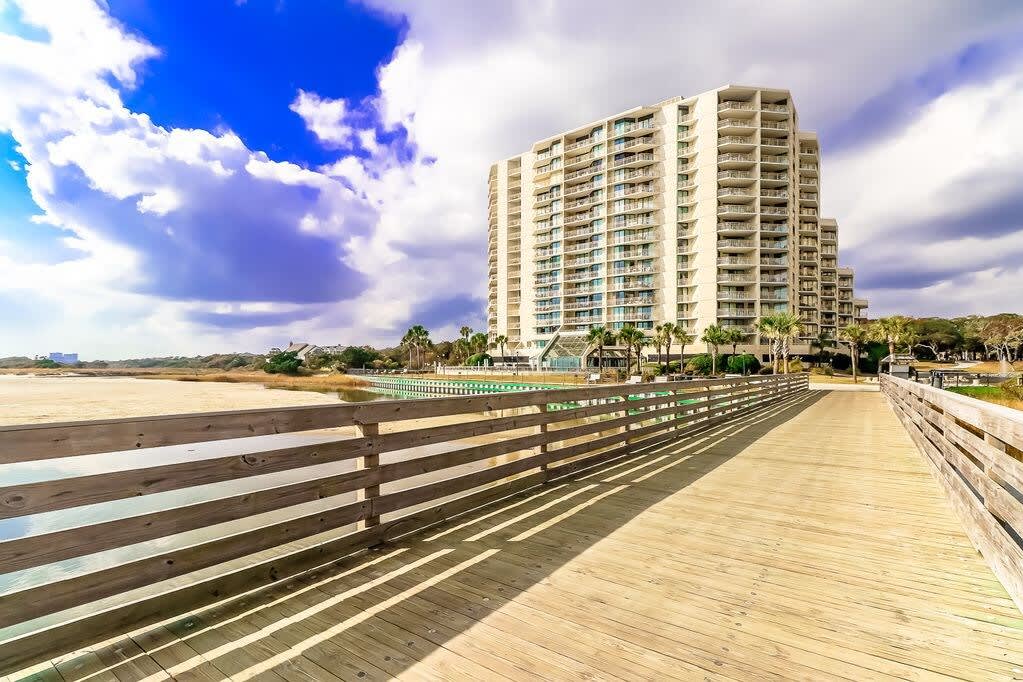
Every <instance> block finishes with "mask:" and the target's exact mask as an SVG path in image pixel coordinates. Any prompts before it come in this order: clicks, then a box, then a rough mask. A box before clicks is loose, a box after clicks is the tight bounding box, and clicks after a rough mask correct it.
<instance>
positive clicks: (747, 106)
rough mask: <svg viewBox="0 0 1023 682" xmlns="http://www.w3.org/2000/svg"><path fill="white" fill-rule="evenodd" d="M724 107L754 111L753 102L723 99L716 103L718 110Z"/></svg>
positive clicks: (722, 109)
mask: <svg viewBox="0 0 1023 682" xmlns="http://www.w3.org/2000/svg"><path fill="white" fill-rule="evenodd" d="M725 109H738V110H740V111H756V108H755V107H754V106H753V102H740V101H738V100H733V99H729V100H725V101H723V102H719V103H718V111H724V110H725Z"/></svg>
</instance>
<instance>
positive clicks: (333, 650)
mask: <svg viewBox="0 0 1023 682" xmlns="http://www.w3.org/2000/svg"><path fill="white" fill-rule="evenodd" d="M826 395H827V392H826V391H811V392H809V393H806V394H803V395H801V396H798V397H796V398H792V399H789V400H786V401H782V402H780V403H777V404H774V405H769V406H767V407H765V408H761V409H759V410H757V411H755V412H752V413H750V414H749V415H748V416H744V417H742V418H741V419H739V420H737V421H736V422H735V423H729V424H725V425H721V426H717V427H714V428H712V429H709V430H707V431H705V432H703V433H696V434H692V435H687V436H685V437H682V438H680V439H678V440H676V441H672V442H670V443H668V444H665V445H661V446H657V447H654V448H650V449H647V450H645V451H641V452H639V453H637V454H635V455H633V456H631V457H629V458H626V459H622V460H617V461H614V462H610V463H608V464H605V465H602V466H600V467H598V468H596V469H592V470H589V471H586V472H583V473H581V474H578V475H577V476H575V477H574V478H572V479H569V480H561V481H554V482H552V483H550V484H548V485H546V486H544V487H543V488H542V489H539V490H535V491H531V492H530V493H527V494H523V495H521V496H518V497H515V498H511V499H509V500H504V501H502V502H500V503H499V504H497V505H494V506H491V507H487V508H484V509H481V510H477V511H475V512H473V513H470V514H467V515H465V516H463V517H461V518H459V519H456V520H454V521H451V522H449V523H447V524H446V525H442V526H438V527H435V528H433V529H430V530H429V531H426V532H424V533H423V534H421V535H419V536H416V537H413V538H410V539H407V540H405V541H403V542H399V543H395V544H392V545H385V546H382V547H379V548H376V549H374V550H373V551H371V552H370V553H368V554H362V555H360V556H357V557H353V558H351V559H349V560H346V561H343V562H341V563H340V564H338V565H337V566H335V567H333V568H331V569H329V570H326V571H321V572H318V573H315V574H307V575H305V576H301V577H300V578H296V579H292V580H288V581H283V582H281V583H278V584H276V585H274V586H272V587H269V588H266V589H262V590H259V591H256V592H252V593H249V594H247V595H244V596H242V597H239V598H236V599H234V600H231V601H228V602H225V603H222V604H220V605H217V606H215V607H213V608H209V609H206V610H202V611H198V612H196V613H195V614H193V615H190V616H188V617H184V618H181V619H180V620H177V621H174V622H171V623H169V624H165V625H162V626H159V627H155V628H152V629H148V630H146V631H145V632H142V633H137V634H134V635H133V636H131V637H128V636H126V637H125V638H123V639H122V640H120V641H118V642H116V643H114V644H112V645H109V646H106V647H103V648H102V649H97V650H96V651H93V652H90V653H87V654H83V655H80V656H78V657H75V658H70V659H68V660H64V661H63V662H61V663H59V664H58V665H57V671H59V674H60V676H61V677H54V678H52V679H65V680H73V679H110V678H111V676H116V678H117V679H121V680H127V679H153V680H155V679H166V678H167V677H173V678H181V679H224V678H227V677H230V678H232V679H250V678H253V677H257V676H258V677H260V678H261V679H282V678H284V679H313V680H333V679H339V678H340V679H353V680H356V679H362V680H365V679H389V678H392V677H395V676H401V675H403V674H405V675H407V676H409V677H411V678H415V679H456V678H462V679H493V678H498V677H510V678H520V679H526V678H531V677H533V678H536V677H540V678H545V679H553V678H568V677H575V678H578V677H592V676H599V677H602V678H615V677H620V678H630V679H637V678H645V679H663V678H666V677H667V678H670V677H682V678H692V677H694V676H708V677H712V678H714V677H718V676H724V677H736V676H738V677H753V676H757V675H759V674H763V673H764V669H762V668H760V667H750V666H749V665H747V664H745V663H743V662H742V661H741V660H739V661H732V662H729V661H725V660H722V657H719V656H718V655H717V654H715V653H713V652H712V649H713V648H714V647H712V646H710V645H708V646H707V647H705V649H709V650H706V651H705V652H704V654H702V655H701V654H699V653H695V654H694V652H693V650H686V651H685V652H673V651H672V650H671V647H670V646H667V645H665V644H664V643H658V641H657V636H655V635H653V634H651V635H649V639H650V645H649V646H643V645H638V644H637V643H636V641H637V637H636V636H635V633H636V632H638V631H639V630H641V628H642V623H641V622H638V621H637V622H629V621H628V619H627V618H626V617H625V616H623V615H621V614H619V615H618V616H617V617H616V619H614V620H600V615H601V614H600V610H601V609H602V607H603V606H604V604H603V603H602V602H601V601H595V600H594V599H592V598H584V597H582V596H580V595H578V594H576V593H573V592H572V591H571V590H568V589H559V590H556V594H557V599H554V600H546V601H541V600H539V599H538V598H537V597H536V596H535V595H532V594H531V592H530V588H532V587H534V586H537V585H541V584H544V583H545V581H548V580H549V578H550V577H551V576H552V575H553V574H555V573H556V572H558V571H559V569H561V568H563V567H564V566H565V565H566V564H569V563H570V562H574V561H576V560H577V559H580V560H581V561H580V563H579V566H578V569H577V571H578V572H577V573H573V575H578V574H579V573H582V574H584V575H585V574H587V573H588V572H593V571H594V570H595V568H594V566H593V564H592V563H591V562H590V561H586V560H582V559H584V558H585V557H586V556H587V553H588V552H589V551H590V550H591V549H593V548H594V546H595V545H597V544H598V543H601V544H602V547H603V546H604V543H605V541H606V543H610V545H611V551H610V552H609V551H607V550H604V551H602V552H601V554H600V562H601V564H600V565H601V566H602V568H603V570H604V572H606V571H608V570H611V571H613V572H617V574H618V575H619V586H620V590H621V593H620V595H615V596H619V597H621V598H625V599H632V600H649V601H650V602H651V603H656V602H657V601H658V600H659V599H662V598H663V597H662V595H661V592H662V591H663V589H662V588H661V587H660V580H659V579H658V577H657V575H656V574H655V573H649V574H648V573H646V572H645V571H644V557H643V556H642V553H643V551H645V552H648V553H649V555H657V554H658V553H659V551H661V550H665V549H666V548H664V547H659V546H658V544H657V543H658V542H661V543H663V542H664V538H665V531H664V527H665V526H667V535H668V537H670V535H671V534H672V533H680V532H682V531H683V530H684V529H685V527H686V525H687V523H688V520H687V519H685V518H674V517H671V516H670V515H667V514H663V513H658V510H657V509H655V507H656V506H657V505H658V504H659V503H661V502H662V501H663V500H665V499H666V498H668V497H670V496H672V495H674V494H675V493H677V492H679V491H681V490H683V489H684V488H686V487H687V486H690V485H691V484H693V483H694V482H696V481H698V480H699V479H701V478H702V477H703V476H705V475H706V474H708V473H709V472H711V471H713V470H714V469H716V468H718V467H720V466H722V465H723V464H725V463H727V462H728V461H729V460H731V459H732V458H733V457H735V456H736V455H738V454H740V453H742V452H743V451H744V450H745V449H746V448H747V447H748V446H749V445H750V444H751V443H754V442H756V441H757V440H759V439H761V438H762V437H763V436H764V435H765V434H768V433H769V432H770V431H771V430H772V429H774V428H775V427H777V426H778V425H780V424H783V423H785V422H786V421H788V420H789V419H791V418H793V417H794V416H796V415H797V414H799V413H800V412H802V411H803V410H805V409H807V408H808V407H809V406H811V405H813V404H814V403H815V402H817V401H819V400H821V399H822V398H823V397H824V396H826ZM648 510H649V511H651V512H652V513H654V516H653V517H652V521H651V523H654V524H655V525H657V526H658V527H661V530H660V531H659V534H657V533H652V534H649V535H645V534H644V530H643V528H642V527H641V525H640V524H641V523H642V522H637V523H636V524H633V525H632V526H631V527H630V529H629V532H628V535H629V538H628V543H627V544H625V543H623V544H622V545H621V547H620V548H618V547H617V545H616V543H618V542H620V540H618V539H616V537H615V536H616V534H617V533H618V531H620V530H622V529H623V528H624V527H626V526H629V525H630V522H633V521H634V519H635V518H636V517H637V516H638V515H640V514H643V513H644V512H647V511H648ZM648 516H649V515H648ZM645 519H646V517H645ZM627 548H632V549H635V548H639V549H640V550H642V551H641V552H630V551H628V549H627ZM637 554H638V555H637ZM594 580H606V578H605V577H594ZM606 589H607V590H609V591H610V592H616V591H617V589H619V588H618V587H616V584H615V583H613V582H608V583H606ZM639 606H642V604H639ZM640 610H642V609H640ZM598 621H599V622H598ZM541 632H542V633H543V635H542V637H541V636H539V634H540V633H541ZM630 633H632V636H630ZM640 634H641V635H642V633H640ZM638 640H643V637H642V636H641V637H639V638H638ZM559 643H564V644H565V646H564V647H561V646H559ZM569 643H571V645H572V646H571V647H570V646H569ZM570 648H572V649H573V650H572V651H569V650H568V649H570ZM697 649H700V647H699V646H697ZM580 651H585V652H586V654H585V655H580ZM726 651H727V647H726ZM724 658H727V657H724ZM50 671H53V669H52V668H51V669H50ZM53 672H56V671H53ZM41 677H45V675H43V676H41Z"/></svg>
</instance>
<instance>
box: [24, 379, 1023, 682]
mask: <svg viewBox="0 0 1023 682" xmlns="http://www.w3.org/2000/svg"><path fill="white" fill-rule="evenodd" d="M127 641H128V642H130V643H131V644H128V645H122V646H121V647H120V649H119V650H118V652H117V654H116V655H115V654H114V653H112V652H113V651H115V650H112V649H110V648H109V646H108V648H107V649H105V650H97V651H96V652H95V653H93V654H86V655H85V656H86V657H85V658H83V659H82V662H88V665H87V666H85V667H82V668H81V670H83V671H84V670H88V671H89V673H90V674H91V673H93V672H95V670H96V668H95V666H96V664H97V662H99V663H103V664H106V665H107V670H106V671H105V672H106V674H105V675H101V676H99V677H97V678H95V679H141V678H140V677H139V674H140V673H141V671H145V672H146V674H147V675H149V674H150V673H151V668H152V666H153V665H159V666H162V668H163V670H164V671H166V677H164V679H167V678H170V677H171V676H174V677H177V678H180V679H217V678H218V675H219V676H221V677H223V678H228V677H230V678H231V679H238V680H243V679H252V678H254V677H259V678H260V679H289V680H290V679H344V680H376V679H388V678H394V677H397V678H403V679H415V680H422V679H437V680H440V679H444V680H452V679H465V680H470V679H473V680H478V679H522V680H528V679H537V678H543V679H578V678H580V677H591V678H597V679H630V680H632V679H644V680H663V679H682V680H687V679H708V680H718V679H721V680H725V679H749V680H789V679H798V680H832V679H834V680H838V679H846V680H867V679H912V680H938V679H971V680H993V679H1021V678H1023V616H1021V614H1020V613H1019V611H1018V610H1017V609H1016V607H1015V605H1014V603H1013V602H1012V600H1011V599H1010V598H1009V596H1008V594H1007V593H1006V591H1005V589H1004V588H1003V587H1002V586H1001V584H1000V583H999V582H998V581H997V580H996V578H995V577H994V575H993V574H992V572H991V570H990V569H989V568H988V567H987V566H986V565H985V564H984V562H983V560H982V559H981V557H980V556H979V555H978V553H977V552H976V550H975V549H974V548H973V546H972V545H971V544H970V541H969V540H968V538H967V536H966V534H965V533H964V531H963V529H962V527H961V526H960V525H959V522H958V521H957V519H956V518H955V516H954V515H953V513H952V510H951V508H950V506H949V504H948V502H947V501H946V500H945V499H944V497H943V494H942V492H941V490H940V489H939V487H938V484H937V483H936V482H935V480H934V479H933V478H932V477H931V475H930V473H929V471H928V469H927V468H926V466H925V464H924V462H923V461H922V459H921V455H920V454H919V453H918V452H917V450H916V448H915V446H914V444H913V442H912V441H911V440H910V438H909V437H908V435H907V433H906V431H905V430H904V429H903V427H902V425H901V424H900V423H899V421H898V420H897V418H896V417H895V415H894V414H893V413H892V411H891V410H890V408H889V407H888V406H887V405H886V404H885V403H884V400H883V398H882V396H881V395H880V394H879V393H870V392H852V391H835V392H813V393H811V395H809V396H800V397H797V398H795V399H793V400H789V401H786V402H784V403H781V404H778V405H773V406H771V408H769V409H766V410H761V411H760V412H758V413H756V414H752V415H750V416H748V417H747V418H744V419H742V420H740V422H739V423H730V424H725V425H722V426H719V427H717V428H715V429H713V430H711V431H709V432H707V433H703V434H697V435H695V436H690V437H686V438H683V439H680V440H677V441H674V442H670V443H668V444H666V445H664V446H662V447H660V448H657V449H655V450H654V451H652V452H648V453H645V454H643V455H642V456H637V457H635V458H632V459H629V460H627V461H623V462H616V463H614V465H613V466H608V467H606V468H603V469H600V470H597V471H594V472H591V473H588V474H586V475H585V476H583V477H581V478H578V479H575V480H572V481H569V482H567V483H565V482H562V483H559V484H558V485H555V486H551V487H550V488H546V489H544V490H541V491H534V492H533V493H532V494H531V495H530V496H528V497H524V498H519V499H515V500H512V501H510V502H506V503H505V504H504V505H503V506H501V507H499V508H495V509H489V510H487V511H486V513H482V512H481V513H479V514H477V515H476V516H474V517H469V518H467V519H462V520H460V521H459V522H458V523H451V524H450V525H448V526H446V527H440V528H437V529H434V530H432V531H431V532H429V533H427V534H426V535H425V536H423V537H420V538H418V539H416V540H411V541H409V542H408V543H406V544H399V545H395V546H389V547H387V548H385V549H383V550H381V551H379V552H374V553H372V554H370V555H369V556H368V557H363V558H360V559H358V560H353V561H351V562H348V563H345V564H343V565H341V566H338V567H336V568H334V569H332V570H331V571H330V572H325V573H319V574H315V575H307V576H303V577H301V578H299V579H295V580H291V581H287V582H282V583H280V584H277V585H274V586H273V587H272V588H271V589H267V590H264V591H262V592H259V593H254V594H250V595H247V596H246V597H244V598H243V599H239V600H236V601H234V602H227V603H225V604H221V605H218V606H217V607H215V608H212V609H208V610H206V611H204V612H200V613H198V614H196V615H195V616H194V617H193V618H189V619H183V620H181V621H179V622H176V623H172V624H169V625H164V626H161V627H159V628H154V629H153V630H151V631H149V632H146V633H143V634H136V635H134V639H133V640H127ZM136 650H137V651H136ZM132 652H134V653H135V655H134V657H133V656H131V655H129V654H131V653H132ZM119 657H120V658H124V659H125V660H120V658H119ZM72 669H73V666H71V665H69V664H68V662H67V661H66V660H65V661H64V662H63V663H57V667H56V669H53V668H51V669H50V670H54V671H55V672H56V671H60V672H70V671H71V670H72ZM67 677H68V678H69V679H70V678H73V677H74V676H73V675H67ZM161 678H162V675H161V674H155V675H151V676H150V677H147V678H146V679H161ZM12 679H14V678H12ZM53 679H58V678H57V677H54V678H53Z"/></svg>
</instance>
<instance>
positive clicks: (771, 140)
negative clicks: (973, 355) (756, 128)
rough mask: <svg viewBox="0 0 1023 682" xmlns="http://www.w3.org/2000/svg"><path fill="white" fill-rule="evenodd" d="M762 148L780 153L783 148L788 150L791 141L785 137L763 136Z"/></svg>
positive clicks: (761, 140) (761, 139)
mask: <svg viewBox="0 0 1023 682" xmlns="http://www.w3.org/2000/svg"><path fill="white" fill-rule="evenodd" d="M760 146H761V147H772V149H771V150H770V151H772V152H778V151H781V148H788V146H789V141H788V140H787V139H786V138H784V137H767V136H763V137H761V138H760Z"/></svg>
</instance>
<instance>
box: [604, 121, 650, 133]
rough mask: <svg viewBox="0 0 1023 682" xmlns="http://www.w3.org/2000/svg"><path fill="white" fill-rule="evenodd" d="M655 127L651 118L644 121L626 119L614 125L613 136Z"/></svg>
mask: <svg viewBox="0 0 1023 682" xmlns="http://www.w3.org/2000/svg"><path fill="white" fill-rule="evenodd" d="M656 127H657V125H656V124H655V123H654V121H653V119H647V120H645V121H627V122H625V123H619V124H618V125H616V126H615V127H614V132H613V133H612V134H613V135H614V136H616V137H618V136H621V135H628V134H629V133H634V132H636V131H640V132H642V131H646V130H653V129H655V128H656Z"/></svg>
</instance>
